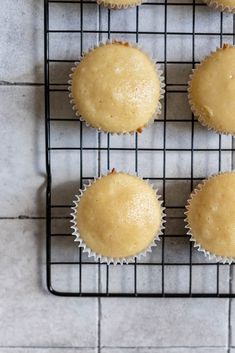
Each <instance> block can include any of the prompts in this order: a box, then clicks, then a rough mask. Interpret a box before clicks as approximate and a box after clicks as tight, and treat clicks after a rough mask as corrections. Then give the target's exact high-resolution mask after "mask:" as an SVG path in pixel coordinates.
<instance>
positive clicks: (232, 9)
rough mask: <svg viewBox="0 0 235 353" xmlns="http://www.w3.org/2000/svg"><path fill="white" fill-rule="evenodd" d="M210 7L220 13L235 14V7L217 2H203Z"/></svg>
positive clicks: (214, 0) (206, 0)
mask: <svg viewBox="0 0 235 353" xmlns="http://www.w3.org/2000/svg"><path fill="white" fill-rule="evenodd" d="M203 1H204V2H205V3H206V4H207V5H208V6H209V7H211V8H213V9H214V10H217V11H220V12H228V13H235V7H232V6H224V5H223V4H219V3H218V2H217V1H216V0H203Z"/></svg>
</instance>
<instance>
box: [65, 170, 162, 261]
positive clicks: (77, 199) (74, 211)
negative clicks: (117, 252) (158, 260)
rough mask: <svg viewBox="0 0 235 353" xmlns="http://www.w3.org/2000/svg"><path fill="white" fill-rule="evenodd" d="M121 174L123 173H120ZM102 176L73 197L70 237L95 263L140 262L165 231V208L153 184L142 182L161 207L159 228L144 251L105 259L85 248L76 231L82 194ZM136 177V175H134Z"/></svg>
mask: <svg viewBox="0 0 235 353" xmlns="http://www.w3.org/2000/svg"><path fill="white" fill-rule="evenodd" d="M122 173H123V172H122ZM108 174H109V173H107V174H104V175H102V176H100V177H97V178H94V179H93V180H89V181H88V184H84V185H83V188H82V189H79V192H78V194H77V195H75V200H74V201H73V203H74V206H73V207H72V208H71V209H72V212H71V214H70V215H71V216H72V220H71V223H72V226H71V229H72V230H73V232H72V235H74V236H75V240H74V241H75V242H78V247H79V248H82V250H83V252H84V253H87V255H88V257H92V258H93V259H94V260H95V261H100V262H101V263H106V264H108V265H110V264H114V265H117V264H121V265H123V264H128V263H132V262H135V259H136V260H140V258H141V257H143V256H146V254H147V253H150V252H152V249H153V248H154V247H156V246H157V242H158V241H160V236H161V235H162V234H163V230H164V229H165V227H164V223H165V219H164V217H165V212H164V211H165V207H163V206H162V204H163V201H160V198H161V195H159V194H158V189H157V187H156V186H155V185H154V184H150V183H149V181H148V180H144V181H145V182H146V183H147V184H149V185H150V186H151V187H152V189H153V190H154V191H155V193H156V197H157V199H158V200H159V203H160V207H161V223H160V227H159V230H158V232H157V233H156V234H155V236H154V238H153V241H152V242H151V243H150V244H149V246H148V247H147V248H146V249H145V250H144V251H141V252H140V253H137V254H136V255H134V256H129V257H123V258H122V257H120V258H116V257H107V256H103V255H102V254H98V253H96V252H94V251H93V250H92V249H91V248H89V247H88V246H87V244H86V243H85V241H84V240H83V239H82V237H81V235H80V233H79V230H78V226H77V208H78V204H79V202H80V200H81V198H82V196H83V194H84V192H85V191H86V190H87V189H88V188H89V187H90V186H91V185H92V184H94V183H95V182H96V181H97V180H99V179H101V178H102V177H104V176H106V175H108ZM123 174H127V175H133V174H130V173H123ZM135 176H136V177H137V175H135ZM138 178H139V179H140V180H143V179H142V178H140V177H138Z"/></svg>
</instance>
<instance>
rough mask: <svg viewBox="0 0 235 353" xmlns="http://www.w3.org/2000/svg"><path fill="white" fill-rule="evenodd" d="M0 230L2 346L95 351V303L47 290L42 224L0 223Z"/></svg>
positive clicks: (12, 221) (29, 221)
mask: <svg viewBox="0 0 235 353" xmlns="http://www.w3.org/2000/svg"><path fill="white" fill-rule="evenodd" d="M0 228H1V245H0V268H1V271H0V282H1V287H0V298H1V303H2V304H1V306H0V317H1V322H0V342H1V345H2V346H18V347H20V346H26V347H30V346H33V347H37V346H39V347H43V346H44V347H95V346H96V343H97V336H96V335H97V301H96V300H95V299H85V298H84V299H81V298H71V297H70V298H66V297H56V296H53V295H52V294H50V293H49V292H48V291H47V290H46V288H45V283H46V282H45V256H44V253H45V251H44V249H45V242H44V238H45V227H44V222H43V221H39V220H35V221H33V220H1V221H0ZM63 281H64V279H63V277H62V276H61V282H63ZM3 303H4V305H3Z"/></svg>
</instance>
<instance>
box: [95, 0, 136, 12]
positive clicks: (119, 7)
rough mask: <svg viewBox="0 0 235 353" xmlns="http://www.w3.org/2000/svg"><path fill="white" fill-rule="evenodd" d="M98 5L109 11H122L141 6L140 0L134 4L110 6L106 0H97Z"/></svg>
mask: <svg viewBox="0 0 235 353" xmlns="http://www.w3.org/2000/svg"><path fill="white" fill-rule="evenodd" d="M96 2H97V4H98V5H103V6H104V7H108V8H109V9H110V10H122V9H128V8H130V7H135V6H140V5H141V4H142V2H143V1H142V0H137V1H136V2H135V3H132V4H127V3H126V4H118V5H117V4H110V3H109V2H108V0H97V1H96Z"/></svg>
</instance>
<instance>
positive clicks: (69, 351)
mask: <svg viewBox="0 0 235 353" xmlns="http://www.w3.org/2000/svg"><path fill="white" fill-rule="evenodd" d="M95 352H96V349H95V348H53V347H52V348H7V347H4V348H0V353H95ZM199 353H200V352H199Z"/></svg>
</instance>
